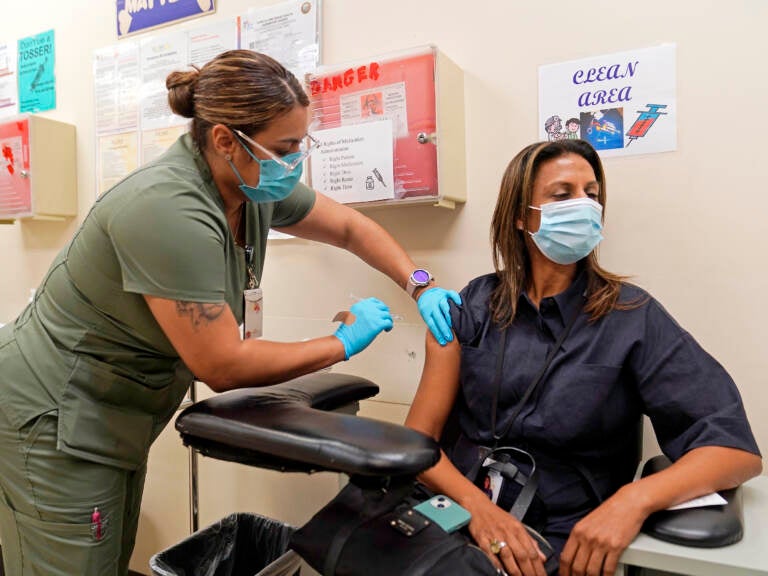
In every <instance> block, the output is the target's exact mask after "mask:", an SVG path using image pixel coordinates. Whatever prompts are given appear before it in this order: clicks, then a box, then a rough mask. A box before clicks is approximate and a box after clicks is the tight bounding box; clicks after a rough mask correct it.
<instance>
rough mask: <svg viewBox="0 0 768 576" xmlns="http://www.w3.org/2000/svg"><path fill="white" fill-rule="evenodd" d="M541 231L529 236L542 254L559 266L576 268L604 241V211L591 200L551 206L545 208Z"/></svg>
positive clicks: (534, 208) (543, 209)
mask: <svg viewBox="0 0 768 576" xmlns="http://www.w3.org/2000/svg"><path fill="white" fill-rule="evenodd" d="M529 208H531V209H532V210H541V223H540V224H539V229H538V230H537V231H536V232H534V233H531V232H528V233H529V234H530V235H531V238H533V241H534V242H535V243H536V246H538V248H539V250H541V252H542V254H544V256H546V257H547V258H549V259H550V260H552V261H553V262H556V263H558V264H573V263H574V262H578V261H579V260H581V259H582V258H584V257H585V256H587V255H588V254H589V253H590V252H592V250H594V249H595V246H597V245H598V244H599V243H600V241H601V240H602V239H603V236H602V234H601V233H600V232H601V231H602V229H603V224H602V214H603V207H602V206H601V205H600V204H599V203H598V202H595V201H594V200H592V199H591V198H575V199H573V200H563V201H561V202H548V203H547V204H542V205H541V208H537V207H535V206H529Z"/></svg>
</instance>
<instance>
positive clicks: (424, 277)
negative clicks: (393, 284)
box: [405, 268, 434, 298]
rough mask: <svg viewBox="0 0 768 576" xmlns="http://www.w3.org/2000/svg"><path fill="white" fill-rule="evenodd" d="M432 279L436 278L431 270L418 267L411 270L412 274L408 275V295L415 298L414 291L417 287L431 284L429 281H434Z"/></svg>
mask: <svg viewBox="0 0 768 576" xmlns="http://www.w3.org/2000/svg"><path fill="white" fill-rule="evenodd" d="M432 280H434V277H433V276H432V274H431V273H430V272H429V270H424V269H423V268H417V269H416V270H414V271H413V272H411V275H410V276H409V277H408V284H406V287H405V289H406V291H407V292H408V295H409V296H410V297H411V298H413V293H414V292H415V291H416V288H423V287H425V286H429V283H430V282H432Z"/></svg>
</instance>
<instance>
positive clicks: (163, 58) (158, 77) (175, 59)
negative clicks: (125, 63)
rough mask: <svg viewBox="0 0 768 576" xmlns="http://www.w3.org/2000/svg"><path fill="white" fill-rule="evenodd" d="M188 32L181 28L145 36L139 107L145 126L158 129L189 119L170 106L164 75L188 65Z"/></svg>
mask: <svg viewBox="0 0 768 576" xmlns="http://www.w3.org/2000/svg"><path fill="white" fill-rule="evenodd" d="M187 55H188V51H187V34H186V33H185V32H178V33H172V34H164V35H163V36H158V37H151V38H146V39H145V40H143V41H142V43H141V90H140V92H139V94H140V97H139V110H140V118H141V129H142V130H156V129H157V128H167V127H168V126H175V125H178V124H184V123H185V122H187V120H186V119H185V118H182V117H181V116H176V115H175V114H174V113H173V112H171V108H170V106H168V89H167V88H166V87H165V79H166V77H167V76H168V74H170V73H171V72H173V71H174V70H184V69H187V68H188V66H187V63H186V59H187Z"/></svg>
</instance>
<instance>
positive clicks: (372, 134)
mask: <svg viewBox="0 0 768 576" xmlns="http://www.w3.org/2000/svg"><path fill="white" fill-rule="evenodd" d="M312 135H313V136H314V137H315V138H317V140H318V141H319V142H320V147H319V148H318V149H317V150H315V152H314V153H313V154H312V156H311V161H310V167H311V175H312V186H313V187H314V188H316V189H317V190H318V191H320V192H322V193H324V194H327V195H328V196H330V197H331V198H333V199H334V200H336V201H337V202H342V203H348V202H371V201H374V200H386V199H389V198H394V191H395V186H394V178H393V168H392V166H393V154H392V121H391V120H383V121H381V122H366V123H364V124H358V125H355V126H341V127H339V128H330V129H328V130H320V131H318V132H314V133H313V134H312Z"/></svg>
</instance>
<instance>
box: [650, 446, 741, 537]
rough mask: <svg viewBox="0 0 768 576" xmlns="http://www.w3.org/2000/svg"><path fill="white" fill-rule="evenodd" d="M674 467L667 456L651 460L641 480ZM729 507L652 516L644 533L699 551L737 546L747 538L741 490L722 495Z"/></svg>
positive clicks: (680, 511) (668, 511)
mask: <svg viewBox="0 0 768 576" xmlns="http://www.w3.org/2000/svg"><path fill="white" fill-rule="evenodd" d="M670 464H671V463H670V461H669V459H668V458H667V457H666V456H656V457H654V458H651V459H649V460H648V461H647V462H646V463H645V465H644V466H643V471H642V473H641V475H642V476H648V475H649V474H653V473H655V472H659V471H661V470H663V469H664V468H666V467H667V466H669V465H670ZM719 494H720V496H722V497H723V498H725V499H726V500H727V501H728V503H727V504H724V505H722V506H705V507H701V508H685V509H683V510H661V511H659V512H655V513H653V514H651V515H650V516H649V517H648V519H647V520H646V521H645V524H643V528H642V531H643V532H645V533H646V534H648V535H649V536H653V537H654V538H658V539H659V540H664V541H666V542H672V543H673V544H681V545H683V546H693V547H696V548H718V547H721V546H728V545H729V544H735V543H736V542H738V541H739V540H741V538H742V537H743V536H744V528H743V526H744V521H743V514H742V498H741V488H740V487H739V488H732V489H731V490H723V491H721V492H719Z"/></svg>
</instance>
